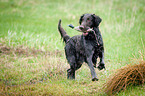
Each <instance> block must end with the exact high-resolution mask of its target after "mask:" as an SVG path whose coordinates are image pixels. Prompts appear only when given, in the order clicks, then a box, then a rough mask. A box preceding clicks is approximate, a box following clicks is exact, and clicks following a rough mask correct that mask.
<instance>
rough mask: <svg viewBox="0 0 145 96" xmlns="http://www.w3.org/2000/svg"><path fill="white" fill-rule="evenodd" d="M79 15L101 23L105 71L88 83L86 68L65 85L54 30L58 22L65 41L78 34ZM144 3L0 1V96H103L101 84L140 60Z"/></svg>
mask: <svg viewBox="0 0 145 96" xmlns="http://www.w3.org/2000/svg"><path fill="white" fill-rule="evenodd" d="M84 13H94V14H96V15H98V16H100V17H101V18H102V22H101V24H100V26H99V28H100V31H101V34H102V37H103V41H104V46H105V64H106V70H102V71H99V70H98V69H96V72H97V76H98V77H99V81H97V82H92V81H91V74H90V70H89V68H88V66H87V64H85V63H84V64H83V66H82V67H81V68H80V69H79V70H78V71H77V72H76V80H67V78H66V70H67V69H68V68H69V65H68V63H67V61H66V59H65V54H64V45H65V44H64V43H63V41H62V40H61V37H60V34H59V32H58V30H57V25H58V21H59V19H62V26H63V27H64V29H65V30H66V31H67V33H68V34H69V35H70V36H74V35H78V34H81V33H79V32H77V31H74V30H72V29H70V28H69V27H68V26H67V25H68V24H73V25H75V26H78V25H79V18H80V16H81V15H82V14H84ZM144 17H145V1H144V0H73V1H72V0H0V95H2V96H3V95H4V96H5V95H6V96H7V95H10V96H15V95H24V96H25V95H26V96H27V95H29V96H31V95H32V96H37V95H42V96H48V95H50V96H51V95H53V96H60V95H64V96H66V95H68V96H76V95H77V96H78V95H85V96H89V95H95V96H107V94H106V93H105V92H104V91H103V88H102V87H103V86H104V83H105V82H106V81H107V80H108V79H109V76H110V75H111V74H112V73H114V72H115V70H117V69H119V68H121V67H123V66H125V65H128V64H138V63H139V61H141V60H145V55H144V54H145V18H144ZM144 94H145V85H140V86H130V87H128V88H127V90H125V91H121V92H119V93H117V94H116V95H117V96H129V95H130V96H143V95H144Z"/></svg>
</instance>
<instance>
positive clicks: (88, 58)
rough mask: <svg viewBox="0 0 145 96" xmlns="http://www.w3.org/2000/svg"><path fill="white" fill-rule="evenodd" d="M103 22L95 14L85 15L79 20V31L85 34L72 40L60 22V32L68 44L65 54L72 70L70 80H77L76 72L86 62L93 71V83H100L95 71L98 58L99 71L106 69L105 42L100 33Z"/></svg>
mask: <svg viewBox="0 0 145 96" xmlns="http://www.w3.org/2000/svg"><path fill="white" fill-rule="evenodd" d="M101 21H102V20H101V18H100V17H99V16H96V15H95V14H83V15H82V16H81V17H80V20H79V23H80V26H79V30H80V31H82V32H83V34H82V35H77V36H74V37H71V38H70V37H69V36H68V35H67V34H66V32H65V30H64V29H63V28H62V27H61V20H59V23H58V30H59V32H60V34H61V37H62V38H63V40H64V42H65V43H66V45H65V54H66V58H67V60H68V63H69V64H70V69H68V70H67V75H68V77H67V78H68V79H75V71H76V70H77V69H79V68H80V67H81V66H82V63H83V62H86V63H87V64H88V66H89V68H90V71H91V75H92V81H98V78H97V75H96V72H95V69H94V67H95V68H96V63H97V58H98V57H99V58H100V63H99V66H98V69H99V70H102V69H103V68H104V69H105V64H104V47H103V40H102V36H101V33H100V31H99V24H100V22H101Z"/></svg>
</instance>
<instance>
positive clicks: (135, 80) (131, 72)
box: [104, 61, 145, 95]
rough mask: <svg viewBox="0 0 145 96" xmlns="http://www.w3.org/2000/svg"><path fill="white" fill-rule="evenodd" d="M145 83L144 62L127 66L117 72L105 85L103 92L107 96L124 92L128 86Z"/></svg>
mask: <svg viewBox="0 0 145 96" xmlns="http://www.w3.org/2000/svg"><path fill="white" fill-rule="evenodd" d="M144 83H145V61H141V62H140V64H135V65H127V66H125V67H122V68H121V69H119V70H117V72H116V73H115V74H114V75H112V77H111V78H110V79H109V80H108V82H107V83H105V86H104V87H105V92H106V93H107V94H109V95H112V94H115V93H116V92H119V91H121V90H125V89H126V88H127V86H129V85H140V84H144Z"/></svg>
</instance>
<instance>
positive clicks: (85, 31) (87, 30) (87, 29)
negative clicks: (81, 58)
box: [68, 24, 94, 36]
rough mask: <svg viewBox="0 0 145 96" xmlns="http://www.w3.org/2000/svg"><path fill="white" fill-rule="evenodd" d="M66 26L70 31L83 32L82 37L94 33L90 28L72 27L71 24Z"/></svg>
mask: <svg viewBox="0 0 145 96" xmlns="http://www.w3.org/2000/svg"><path fill="white" fill-rule="evenodd" d="M68 26H69V27H70V28H72V29H75V30H77V31H79V32H83V35H84V36H87V35H88V34H89V32H94V30H93V29H92V28H90V27H84V26H82V25H80V26H77V27H74V26H73V25H72V24H69V25H68Z"/></svg>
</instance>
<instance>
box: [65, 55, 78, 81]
mask: <svg viewBox="0 0 145 96" xmlns="http://www.w3.org/2000/svg"><path fill="white" fill-rule="evenodd" d="M67 60H68V63H69V64H70V69H68V70H67V79H75V70H76V67H75V66H76V61H75V56H71V57H67Z"/></svg>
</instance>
